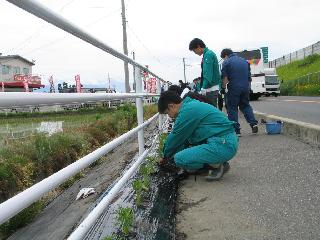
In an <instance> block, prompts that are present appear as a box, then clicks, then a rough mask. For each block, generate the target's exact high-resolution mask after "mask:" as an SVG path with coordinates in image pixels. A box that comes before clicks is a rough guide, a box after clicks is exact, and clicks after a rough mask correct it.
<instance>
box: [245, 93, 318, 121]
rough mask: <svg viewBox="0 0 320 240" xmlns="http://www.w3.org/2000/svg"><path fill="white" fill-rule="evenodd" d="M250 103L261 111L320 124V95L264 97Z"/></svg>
mask: <svg viewBox="0 0 320 240" xmlns="http://www.w3.org/2000/svg"><path fill="white" fill-rule="evenodd" d="M250 104H251V106H252V108H253V109H254V110H256V111H259V112H263V113H267V114H272V115H276V116H280V117H285V118H290V119H294V120H297V121H302V122H307V123H313V124H317V125H320V97H298V96H290V97H288V96H280V97H262V98H260V99H259V100H258V101H251V102H250Z"/></svg>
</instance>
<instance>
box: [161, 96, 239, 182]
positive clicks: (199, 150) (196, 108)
mask: <svg viewBox="0 0 320 240" xmlns="http://www.w3.org/2000/svg"><path fill="white" fill-rule="evenodd" d="M158 111H159V113H162V114H168V115H169V117H171V118H174V119H175V124H174V127H173V129H172V132H171V133H170V134H169V135H168V137H167V139H166V141H165V143H164V148H163V158H162V159H161V160H160V164H164V163H166V162H168V161H169V159H172V158H173V160H174V162H175V165H176V166H177V167H180V168H182V169H184V170H186V171H189V172H193V171H194V170H200V169H201V170H204V171H206V172H207V173H208V175H207V177H206V179H207V180H208V181H215V180H219V179H220V178H221V177H222V176H223V174H224V173H226V172H227V171H228V170H229V168H230V165H229V163H228V161H229V160H231V159H232V158H233V157H234V155H235V154H236V152H237V148H238V138H237V136H236V133H235V130H234V127H233V125H234V122H232V121H229V120H228V118H227V117H226V116H225V115H224V113H223V112H221V111H219V110H218V109H217V108H215V107H214V106H212V105H209V104H207V103H203V102H199V101H198V100H195V99H191V98H190V97H186V98H185V99H183V100H182V99H181V98H180V96H179V95H178V94H177V93H175V92H172V91H166V92H163V93H162V94H161V96H160V98H159V102H158Z"/></svg>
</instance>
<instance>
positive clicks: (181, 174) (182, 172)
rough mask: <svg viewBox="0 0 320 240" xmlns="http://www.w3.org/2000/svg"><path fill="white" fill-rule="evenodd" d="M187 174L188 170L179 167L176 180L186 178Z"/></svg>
mask: <svg viewBox="0 0 320 240" xmlns="http://www.w3.org/2000/svg"><path fill="white" fill-rule="evenodd" d="M189 175H190V173H189V172H188V171H186V170H183V169H181V170H180V171H179V172H178V173H177V175H176V180H178V181H182V180H184V179H187V178H188V177H189Z"/></svg>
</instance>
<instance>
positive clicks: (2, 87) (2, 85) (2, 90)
mask: <svg viewBox="0 0 320 240" xmlns="http://www.w3.org/2000/svg"><path fill="white" fill-rule="evenodd" d="M1 92H4V82H1Z"/></svg>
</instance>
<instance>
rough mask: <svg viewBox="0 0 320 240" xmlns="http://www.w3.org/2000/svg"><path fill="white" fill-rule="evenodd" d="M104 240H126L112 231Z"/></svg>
mask: <svg viewBox="0 0 320 240" xmlns="http://www.w3.org/2000/svg"><path fill="white" fill-rule="evenodd" d="M103 240H124V238H122V237H120V236H118V235H116V234H115V233H112V234H111V235H110V236H107V237H105V238H104V239H103Z"/></svg>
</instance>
